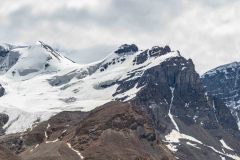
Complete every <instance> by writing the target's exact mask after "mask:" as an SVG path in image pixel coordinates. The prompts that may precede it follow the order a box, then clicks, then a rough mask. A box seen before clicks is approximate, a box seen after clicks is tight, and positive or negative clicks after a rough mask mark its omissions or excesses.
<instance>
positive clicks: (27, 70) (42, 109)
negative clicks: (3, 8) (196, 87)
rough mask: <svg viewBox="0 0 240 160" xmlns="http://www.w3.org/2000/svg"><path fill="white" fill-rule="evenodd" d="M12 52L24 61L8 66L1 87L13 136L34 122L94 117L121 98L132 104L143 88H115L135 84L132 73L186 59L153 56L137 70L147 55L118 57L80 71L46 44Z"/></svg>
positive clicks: (112, 55)
mask: <svg viewBox="0 0 240 160" xmlns="http://www.w3.org/2000/svg"><path fill="white" fill-rule="evenodd" d="M12 52H14V53H17V54H19V55H20V56H19V58H18V59H17V60H16V63H14V64H11V65H10V64H8V65H5V66H7V67H5V69H4V70H3V71H2V75H1V76H0V84H2V86H3V87H4V88H5V90H6V93H5V95H4V96H2V97H1V98H0V106H1V107H0V109H1V110H0V112H5V113H6V114H8V115H9V116H10V119H11V121H12V123H11V124H7V125H8V127H6V129H7V133H15V132H21V131H24V130H26V129H28V128H31V127H32V124H33V123H34V122H36V121H44V120H46V119H48V118H49V117H51V116H52V115H54V114H56V113H57V112H61V111H65V110H69V111H71V110H81V111H90V110H92V109H94V108H96V107H97V106H100V105H103V104H105V103H107V102H110V101H112V100H114V99H116V98H123V97H125V96H128V98H127V99H126V100H129V99H132V98H134V97H135V96H136V93H137V92H138V91H140V90H141V88H136V87H134V88H131V89H129V90H128V91H126V92H124V93H121V94H117V95H116V96H113V94H114V93H115V92H116V90H117V88H118V86H119V85H118V84H117V83H115V82H117V81H119V80H123V79H127V78H129V79H130V77H129V73H131V72H135V71H137V72H139V73H141V74H143V73H144V71H145V70H147V69H149V68H151V67H154V66H157V65H159V64H160V63H161V62H163V61H165V60H167V59H169V58H171V57H179V56H180V55H179V53H178V52H169V53H167V54H165V55H162V56H157V57H150V56H148V59H147V60H146V61H145V62H144V63H141V64H134V63H133V61H134V59H136V57H137V56H138V55H139V54H140V53H142V52H143V51H137V52H128V53H126V54H117V53H115V52H112V53H110V54H109V55H108V56H107V57H106V58H104V59H103V60H101V61H98V62H95V63H91V64H87V65H80V64H76V63H74V62H72V61H70V60H68V59H67V58H65V57H64V56H62V55H61V54H60V53H58V52H56V51H54V50H53V49H52V48H51V47H50V46H48V45H46V44H44V43H43V42H38V43H37V44H35V45H32V46H28V47H14V48H13V49H12V50H11V52H9V53H12ZM7 58H8V59H4V63H5V64H6V62H7V60H9V57H7ZM106 66H107V67H106ZM141 74H140V75H136V76H135V77H132V78H137V77H138V76H141ZM104 86H106V87H104ZM46 113H47V114H46ZM30 115H31V116H30ZM27 117H31V118H27ZM23 121H24V122H25V123H22V122H23Z"/></svg>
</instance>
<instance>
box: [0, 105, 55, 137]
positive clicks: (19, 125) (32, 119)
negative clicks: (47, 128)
mask: <svg viewBox="0 0 240 160" xmlns="http://www.w3.org/2000/svg"><path fill="white" fill-rule="evenodd" d="M0 113H5V114H7V115H9V121H8V122H7V124H5V125H4V126H3V128H4V129H6V134H9V133H15V132H23V131H25V130H26V129H28V128H32V125H33V124H34V123H36V122H37V121H45V120H47V119H49V118H50V117H51V116H52V115H53V114H54V113H53V112H34V113H31V112H27V111H23V110H21V109H18V108H15V107H9V108H6V107H3V106H2V105H1V106H0Z"/></svg>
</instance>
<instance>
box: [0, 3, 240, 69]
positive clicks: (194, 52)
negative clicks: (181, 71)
mask: <svg viewBox="0 0 240 160" xmlns="http://www.w3.org/2000/svg"><path fill="white" fill-rule="evenodd" d="M239 8H240V1H237V0H39V1H36V0H1V5H0V42H1V43H4V42H6V43H12V44H29V43H34V42H35V41H37V40H42V41H45V42H46V43H48V44H50V45H52V46H54V47H57V48H60V49H61V50H65V51H66V52H67V54H68V56H70V57H71V58H73V59H75V60H77V61H79V62H81V63H88V62H92V61H95V60H98V59H101V58H103V57H104V56H106V55H107V54H109V52H111V51H112V50H114V49H115V48H116V47H118V46H119V45H121V44H124V43H135V44H136V45H138V47H139V48H141V49H145V48H149V47H152V46H155V45H160V46H162V45H165V44H168V45H170V47H171V48H172V49H173V50H179V51H180V52H181V53H182V55H184V56H185V57H187V58H192V59H193V61H194V62H195V65H196V69H197V71H198V72H200V73H203V72H205V71H207V70H208V69H211V68H213V67H216V66H218V65H221V64H225V63H229V62H233V61H239V59H240V9H239Z"/></svg>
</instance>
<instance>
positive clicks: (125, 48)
mask: <svg viewBox="0 0 240 160" xmlns="http://www.w3.org/2000/svg"><path fill="white" fill-rule="evenodd" d="M137 51H138V47H137V46H136V45H135V44H123V45H121V46H120V47H118V49H117V50H116V51H115V53H117V54H119V55H121V54H132V53H135V52H137Z"/></svg>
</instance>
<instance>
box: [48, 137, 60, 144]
mask: <svg viewBox="0 0 240 160" xmlns="http://www.w3.org/2000/svg"><path fill="white" fill-rule="evenodd" d="M58 141H59V139H58V138H57V139H55V140H53V141H46V143H47V144H48V143H55V142H58Z"/></svg>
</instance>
